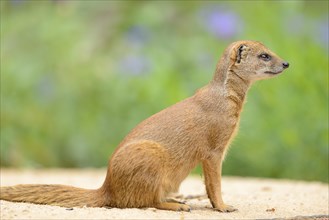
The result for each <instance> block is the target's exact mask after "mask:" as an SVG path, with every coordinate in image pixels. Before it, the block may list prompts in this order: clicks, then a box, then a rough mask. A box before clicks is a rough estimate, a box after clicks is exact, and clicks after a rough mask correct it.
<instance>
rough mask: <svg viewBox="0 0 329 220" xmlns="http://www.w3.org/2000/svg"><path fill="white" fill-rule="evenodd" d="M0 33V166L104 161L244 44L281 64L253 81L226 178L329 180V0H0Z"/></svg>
mask: <svg viewBox="0 0 329 220" xmlns="http://www.w3.org/2000/svg"><path fill="white" fill-rule="evenodd" d="M0 36H1V166H13V167H53V166H56V167H85V166H94V167H104V166H106V165H107V160H108V158H109V156H110V154H111V153H112V152H113V150H114V149H115V147H116V145H118V143H119V142H120V140H122V138H123V137H124V136H125V135H126V134H127V133H128V132H129V131H130V130H131V129H132V128H133V127H134V126H135V125H136V124H138V123H139V122H140V121H142V120H143V119H145V118H147V117H149V116H150V115H152V114H154V113H156V112H158V111H160V110H161V109H163V108H165V107H167V106H169V105H172V104H174V103H176V102H178V101H179V100H182V99H184V98H186V97H188V96H191V95H192V94H193V93H194V91H195V90H196V89H197V88H200V87H202V86H203V85H205V84H206V83H207V82H208V81H209V80H210V79H211V78H212V75H213V72H214V69H215V65H216V62H217V60H218V58H219V57H220V55H221V53H222V51H223V49H224V48H225V47H226V46H227V45H228V44H229V43H230V42H232V41H235V40H239V39H252V40H259V41H262V42H263V43H264V44H265V45H267V46H268V47H269V48H271V49H272V50H273V51H275V52H276V53H277V54H279V55H280V56H281V57H283V58H284V59H286V60H287V61H289V63H290V68H289V69H288V70H287V71H285V73H284V74H282V75H280V76H279V77H277V78H275V79H271V80H267V81H261V82H258V83H256V84H255V85H254V86H253V87H252V89H251V91H250V92H249V94H248V102H247V104H246V106H245V109H244V112H243V115H242V120H241V128H240V132H239V135H238V136H237V138H236V140H235V141H234V143H233V144H232V145H233V146H232V147H231V148H230V152H229V154H228V156H227V159H226V161H225V164H224V174H227V175H241V176H262V177H275V178H293V179H305V180H321V181H326V182H328V52H329V49H328V1H231V2H228V1H227V2H226V1H219V2H214V1H209V2H208V1H168V2H166V1H158V2H151V1H145V2H142V1H140V2H137V1H131V2H130V1H121V2H120V1H20V0H11V1H1V35H0ZM195 172H200V169H196V170H195Z"/></svg>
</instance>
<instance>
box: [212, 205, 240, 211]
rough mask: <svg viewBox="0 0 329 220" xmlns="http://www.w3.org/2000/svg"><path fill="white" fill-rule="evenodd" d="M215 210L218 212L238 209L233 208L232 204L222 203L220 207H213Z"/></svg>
mask: <svg viewBox="0 0 329 220" xmlns="http://www.w3.org/2000/svg"><path fill="white" fill-rule="evenodd" d="M215 210H216V211H219V212H235V211H237V210H238V209H236V208H234V207H233V206H230V205H222V206H220V207H217V208H215Z"/></svg>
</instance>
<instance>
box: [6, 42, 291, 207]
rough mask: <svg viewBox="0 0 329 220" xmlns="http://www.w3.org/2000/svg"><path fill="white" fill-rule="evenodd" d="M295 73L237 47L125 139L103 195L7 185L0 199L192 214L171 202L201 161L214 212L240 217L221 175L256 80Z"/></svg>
mask: <svg viewBox="0 0 329 220" xmlns="http://www.w3.org/2000/svg"><path fill="white" fill-rule="evenodd" d="M288 67H289V63H288V62H286V61H283V60H282V59H281V58H280V57H278V56H277V55H276V54H274V53H273V52H271V51H270V50H269V49H268V48H266V47H265V46H264V45H263V44H262V43H260V42H257V41H238V42H234V43H232V44H230V45H229V46H228V47H227V48H226V49H225V51H224V53H223V55H222V57H221V58H220V60H219V62H218V64H217V66H216V70H215V74H214V77H213V79H212V80H211V81H210V83H209V84H207V85H206V86H204V87H203V88H201V89H199V90H198V91H197V92H196V93H195V94H194V95H193V96H192V97H189V98H187V99H185V100H183V101H181V102H178V103H177V104H175V105H173V106H170V107H168V108H166V109H164V110H162V111H160V112H159V113H157V114H155V115H153V116H151V117H149V118H148V119H146V120H144V121H143V122H141V123H140V124H139V125H137V126H136V127H135V128H134V129H133V130H132V131H131V132H130V133H129V134H128V135H127V136H126V137H125V138H124V140H123V141H122V142H121V143H120V144H119V146H118V147H117V149H116V151H115V152H114V153H113V155H112V157H111V158H110V161H109V164H108V170H107V175H106V178H105V181H104V183H103V185H102V186H101V187H100V188H99V189H95V190H87V189H80V188H75V187H71V186H64V185H16V186H7V187H1V193H0V199H2V200H7V201H14V202H30V203H37V204H48V205H58V206H63V207H82V206H89V207H105V206H106V207H117V208H142V207H155V208H158V209H165V210H174V211H190V207H189V206H188V205H186V204H181V203H179V202H178V201H175V200H173V199H169V197H168V196H169V195H170V194H171V193H173V192H177V190H178V188H179V186H180V184H181V182H182V181H183V180H184V179H185V178H186V177H187V176H188V174H189V173H190V172H191V170H192V169H193V168H194V167H195V166H196V165H197V164H198V163H201V164H202V168H203V174H204V177H205V186H206V191H207V194H208V197H209V200H210V202H211V204H212V206H213V208H214V210H217V211H221V212H231V211H234V210H236V209H235V208H233V207H232V206H229V205H226V204H225V203H224V202H223V199H222V195H221V170H222V161H223V159H224V156H225V152H226V151H227V149H228V146H229V144H230V141H231V140H232V138H233V137H234V135H235V134H236V131H237V128H238V124H239V118H240V113H241V111H242V107H243V103H244V101H245V98H246V93H247V91H248V89H249V88H250V86H251V84H252V83H253V82H255V81H256V80H259V79H266V78H271V77H273V76H276V75H278V74H279V73H281V72H282V71H283V70H284V69H286V68H288Z"/></svg>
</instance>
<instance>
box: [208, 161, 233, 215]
mask: <svg viewBox="0 0 329 220" xmlns="http://www.w3.org/2000/svg"><path fill="white" fill-rule="evenodd" d="M202 167H203V173H204V176H205V183H206V190H207V194H208V197H209V200H210V202H211V205H212V206H213V208H214V209H216V210H218V211H220V212H233V211H236V210H237V209H235V208H234V207H233V206H229V205H226V204H225V203H224V202H223V199H222V192H221V176H222V159H221V158H220V159H218V158H210V159H207V160H204V161H203V162H202Z"/></svg>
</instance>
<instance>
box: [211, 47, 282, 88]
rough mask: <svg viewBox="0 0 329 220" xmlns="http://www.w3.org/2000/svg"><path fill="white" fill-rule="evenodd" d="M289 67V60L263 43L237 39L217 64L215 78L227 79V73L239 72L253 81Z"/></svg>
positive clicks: (240, 75)
mask: <svg viewBox="0 0 329 220" xmlns="http://www.w3.org/2000/svg"><path fill="white" fill-rule="evenodd" d="M288 67H289V63H288V62H286V61H284V60H283V59H281V58H280V57H279V56H278V55H276V54H275V53H274V52H272V51H270V50H269V49H268V48H267V47H265V46H264V45H263V44H262V43H260V42H258V41H237V42H234V43H232V44H230V45H229V46H228V47H227V48H226V50H225V51H224V54H223V55H222V57H221V59H220V61H219V63H218V65H217V71H216V75H217V76H216V75H215V79H216V78H217V79H220V80H225V78H226V76H225V74H237V75H238V76H239V77H240V78H242V79H244V80H246V81H249V82H253V81H256V80H260V79H267V78H271V77H273V76H276V75H278V74H280V73H281V72H282V71H283V70H285V69H286V68H288Z"/></svg>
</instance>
